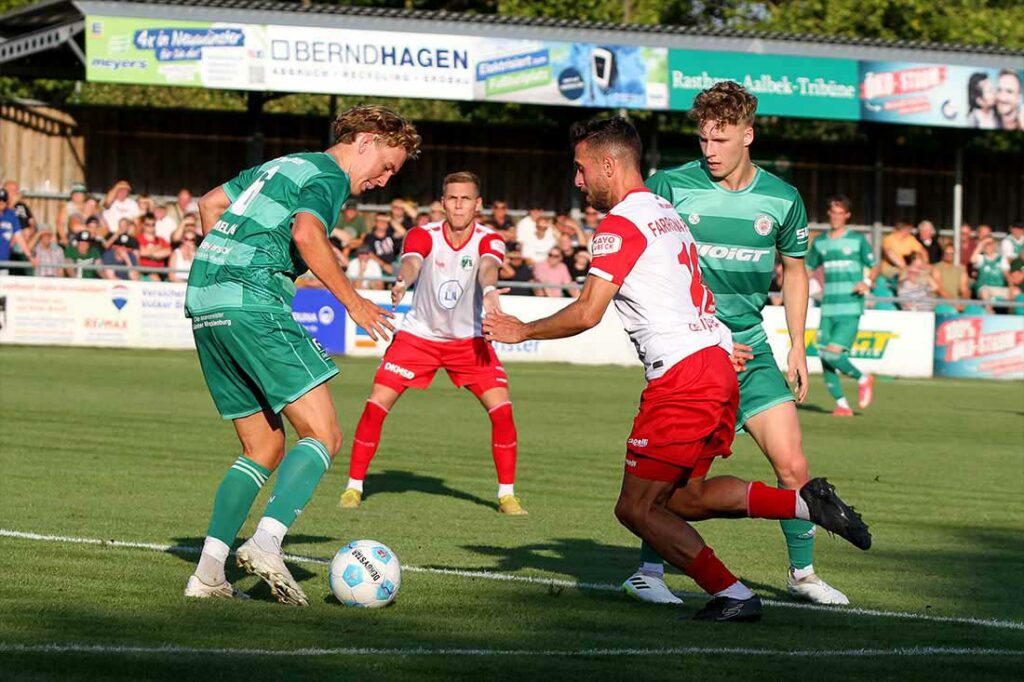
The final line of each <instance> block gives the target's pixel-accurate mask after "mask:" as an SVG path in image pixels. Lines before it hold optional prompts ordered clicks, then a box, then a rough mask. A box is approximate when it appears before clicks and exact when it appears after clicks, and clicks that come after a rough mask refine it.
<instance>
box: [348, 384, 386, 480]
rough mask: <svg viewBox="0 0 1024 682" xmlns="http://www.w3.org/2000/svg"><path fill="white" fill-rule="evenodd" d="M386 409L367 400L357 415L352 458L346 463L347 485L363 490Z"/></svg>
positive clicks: (377, 443) (378, 441)
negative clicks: (359, 415)
mask: <svg viewBox="0 0 1024 682" xmlns="http://www.w3.org/2000/svg"><path fill="white" fill-rule="evenodd" d="M387 416H388V411H387V410H386V409H384V408H383V407H382V406H381V405H379V404H377V403H375V402H373V401H371V400H368V401H366V407H364V408H363V414H362V416H361V417H359V423H358V424H357V425H356V432H355V435H354V436H353V438H352V459H351V461H350V462H349V465H348V478H349V482H348V487H349V488H353V489H355V490H358V491H359V492H362V491H363V481H364V480H365V479H366V471H367V470H368V469H369V468H370V461H371V460H372V459H373V456H374V455H375V454H377V446H378V445H379V444H380V434H381V431H382V430H383V428H384V420H385V419H386V418H387Z"/></svg>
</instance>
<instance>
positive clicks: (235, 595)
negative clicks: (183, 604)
mask: <svg viewBox="0 0 1024 682" xmlns="http://www.w3.org/2000/svg"><path fill="white" fill-rule="evenodd" d="M185 596H186V597H193V598H195V599H248V598H249V595H247V594H246V593H245V592H242V591H241V590H238V589H235V588H234V587H233V586H232V585H231V583H229V582H228V581H227V580H225V581H224V582H222V583H221V584H219V585H207V584H206V583H204V582H203V581H202V580H200V579H199V576H198V575H196V574H194V573H193V574H192V575H191V576H189V579H188V582H187V583H185Z"/></svg>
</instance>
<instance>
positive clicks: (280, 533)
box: [185, 106, 420, 606]
mask: <svg viewBox="0 0 1024 682" xmlns="http://www.w3.org/2000/svg"><path fill="white" fill-rule="evenodd" d="M333 133H334V139H335V140H336V141H337V144H335V145H334V146H332V147H330V148H329V149H327V151H325V152H322V153H315V154H312V153H303V154H289V155H287V156H282V157H280V158H277V159H274V160H272V161H268V162H266V163H264V164H261V165H259V166H256V167H254V168H250V169H248V170H244V171H242V172H241V173H239V174H238V176H237V177H235V178H234V179H232V180H229V181H228V182H226V183H224V184H223V185H221V186H219V187H217V188H216V189H214V190H211V191H210V192H208V193H207V194H206V195H205V196H203V198H202V199H201V200H200V202H199V212H200V217H201V220H202V224H203V231H204V232H205V233H206V236H205V238H204V239H203V243H202V245H201V246H200V247H199V249H198V250H197V252H196V257H195V262H194V264H193V265H192V270H191V272H190V274H189V279H188V289H187V291H186V294H185V312H186V315H187V316H188V317H190V318H192V330H193V335H194V337H195V342H196V350H197V351H198V353H199V362H200V365H201V366H202V369H203V376H204V377H205V379H206V385H207V387H208V388H209V390H210V395H211V396H212V397H213V402H214V404H215V405H216V406H217V410H218V411H219V412H220V414H221V416H222V417H223V418H224V419H230V420H232V421H233V422H234V427H235V431H236V433H237V434H238V440H239V441H240V442H241V445H242V454H241V456H240V457H238V459H236V460H235V462H234V463H233V464H232V465H231V467H230V468H229V469H228V472H227V474H226V475H225V476H224V478H223V480H222V481H221V484H220V487H219V488H218V489H217V494H216V496H215V497H214V501H213V513H212V516H211V518H210V525H209V527H208V530H207V533H206V535H207V537H206V542H205V544H204V545H203V551H202V554H201V556H200V558H199V565H198V566H197V567H196V570H195V573H194V574H193V575H192V576H191V577H190V578H189V580H188V584H187V585H186V587H185V596H187V597H200V598H202V597H242V598H244V597H245V595H244V594H243V593H241V592H238V591H237V590H235V589H233V588H232V586H231V584H230V583H229V582H228V581H227V578H226V577H225V575H224V562H225V561H226V560H227V556H228V553H229V549H230V546H231V543H232V542H234V540H235V537H236V536H237V535H238V531H239V530H240V529H241V527H242V524H243V523H244V522H245V519H246V516H247V515H248V513H249V508H250V507H251V506H252V503H253V501H254V500H255V499H256V495H257V494H258V493H259V491H260V488H261V487H262V486H263V484H265V483H266V482H267V479H268V478H269V476H270V474H271V472H273V471H274V470H275V469H278V465H279V464H280V470H279V472H278V475H277V482H276V483H275V485H274V490H273V494H272V495H271V497H270V501H269V502H268V504H267V507H266V510H265V511H264V513H263V517H262V518H261V519H260V521H259V525H258V526H257V528H256V532H255V534H254V535H253V537H252V538H251V539H249V540H248V541H247V542H245V543H244V544H243V545H242V546H241V547H239V548H238V551H237V559H238V564H239V566H241V567H243V568H245V569H246V570H247V571H248V572H250V573H255V574H256V575H259V576H260V577H261V578H263V580H265V581H266V582H267V583H268V584H269V585H270V589H271V591H272V593H273V594H274V596H275V597H276V598H277V600H278V601H280V602H282V603H286V604H296V605H303V606H304V605H306V604H307V603H308V600H307V599H306V595H305V594H303V592H302V589H301V588H300V587H299V585H298V583H296V581H295V579H294V578H293V577H292V575H291V573H290V572H289V571H288V568H287V567H286V566H285V564H284V560H283V558H282V557H283V555H282V552H281V543H282V540H283V538H284V535H285V533H286V532H287V531H288V528H289V526H291V525H292V523H293V522H294V521H295V518H296V517H297V516H298V515H299V514H300V513H301V512H302V510H303V508H305V506H306V504H307V503H308V502H309V499H310V497H311V496H312V495H313V491H314V489H315V488H316V486H317V484H318V483H319V482H320V479H321V478H322V477H323V475H324V474H325V473H326V472H327V469H328V467H329V466H330V464H331V460H332V459H333V457H334V455H335V454H336V453H337V452H338V450H339V449H340V448H341V430H340V429H339V427H338V418H337V415H336V413H335V409H334V404H333V402H332V400H331V394H330V392H329V391H328V390H327V385H326V382H327V381H328V380H329V379H331V378H332V377H333V376H334V375H335V374H337V373H338V368H337V367H335V366H334V363H333V362H332V361H331V360H330V358H328V356H327V355H326V353H324V351H323V349H321V348H320V346H319V345H318V344H317V343H316V342H315V341H314V340H313V338H312V337H310V336H309V334H308V333H307V332H306V330H305V329H303V328H302V327H301V326H300V325H299V324H298V323H296V322H295V321H294V320H293V319H292V315H291V304H292V299H293V298H294V296H295V278H296V277H298V276H299V275H301V274H303V273H304V272H305V271H306V270H307V269H309V270H310V271H311V272H312V273H313V274H314V275H316V277H317V278H318V279H319V280H320V281H321V282H323V283H324V286H325V287H326V288H327V289H328V290H329V291H330V292H331V293H332V294H334V295H335V296H337V297H338V299H339V300H340V301H341V302H342V303H343V304H344V305H345V308H346V310H347V313H348V315H350V316H351V317H352V320H353V321H354V322H355V323H356V324H358V325H359V326H360V327H363V328H364V329H366V331H367V332H369V334H370V336H371V337H372V338H374V339H376V338H377V337H378V336H381V337H384V338H387V331H386V330H390V329H392V326H391V323H390V322H389V321H388V318H389V317H391V316H392V314H391V313H389V312H387V311H385V310H383V309H381V308H379V307H378V306H376V305H374V304H373V303H371V302H370V301H368V300H367V299H365V298H363V297H361V296H359V295H358V294H357V293H356V292H355V290H354V289H353V287H352V284H351V283H350V282H349V281H348V279H347V278H346V277H345V274H344V272H342V270H341V267H340V266H339V265H338V262H337V261H336V260H335V258H334V254H333V252H332V251H331V247H330V243H329V242H328V239H327V235H328V233H329V232H330V231H331V229H332V228H333V227H334V225H335V223H336V222H337V221H338V216H339V214H340V213H341V210H342V207H343V206H344V203H345V201H346V200H347V199H348V198H349V196H350V195H359V194H361V193H362V192H363V191H365V190H369V189H372V188H375V187H383V186H384V185H385V184H387V182H388V180H390V179H391V177H392V176H393V175H394V174H395V173H397V172H398V170H399V169H400V168H401V167H402V164H403V163H404V162H405V160H406V159H407V158H410V157H415V156H416V154H417V153H418V152H419V145H420V137H419V135H417V133H416V130H415V128H413V126H412V125H411V124H409V123H408V122H407V121H406V120H405V119H403V118H401V117H400V116H398V115H397V114H395V113H393V112H391V111H389V110H387V109H385V108H383V107H373V106H365V107H356V108H353V109H349V110H348V111H345V112H342V113H341V114H339V115H338V117H337V119H335V121H334V125H333ZM282 415H283V416H284V417H285V418H287V419H288V421H289V422H290V423H291V425H292V428H293V429H294V430H295V432H296V435H297V436H298V437H299V440H298V442H297V443H295V445H294V446H293V447H292V448H291V449H290V450H288V451H287V452H286V451H285V437H284V426H283V423H282V419H281V416H282Z"/></svg>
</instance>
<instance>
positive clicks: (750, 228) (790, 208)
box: [647, 161, 808, 346]
mask: <svg viewBox="0 0 1024 682" xmlns="http://www.w3.org/2000/svg"><path fill="white" fill-rule="evenodd" d="M647 186H648V187H649V188H650V189H651V190H652V191H654V192H655V193H656V194H658V195H660V196H662V197H664V198H665V199H667V200H668V201H669V202H671V204H672V205H673V206H674V207H675V210H676V211H677V212H678V213H679V216H680V217H681V218H682V219H683V221H685V222H686V224H687V225H688V226H689V228H690V231H691V233H692V234H693V238H694V239H696V240H697V244H698V253H699V254H700V265H701V268H702V272H703V274H704V281H705V283H706V284H707V285H708V288H710V289H711V291H712V292H713V293H714V295H715V304H716V306H717V313H716V314H717V315H718V319H720V320H721V321H723V322H724V323H725V324H726V325H727V326H728V327H729V329H730V330H732V332H733V339H734V340H735V341H737V342H739V343H743V344H746V345H748V346H753V345H755V344H759V343H763V342H766V341H767V338H768V337H767V335H766V334H765V331H764V328H763V327H762V326H761V321H762V317H761V310H763V309H764V306H765V304H766V303H767V302H768V289H769V287H770V286H771V283H772V276H773V274H774V269H775V256H776V253H781V254H782V255H784V256H792V257H795V258H802V257H803V256H804V255H806V253H807V235H808V232H807V211H806V210H805V208H804V202H803V200H802V199H801V198H800V193H799V192H798V191H797V190H796V188H795V187H793V186H792V185H790V184H788V183H786V182H784V181H782V180H781V179H779V178H778V177H776V176H775V175H772V174H771V173H769V172H768V171H766V170H764V169H763V168H758V169H757V175H756V176H755V177H754V180H753V182H751V183H750V185H749V186H747V187H746V188H744V189H742V190H739V191H736V192H733V191H730V190H727V189H725V188H723V187H721V186H719V185H718V183H716V182H714V180H713V179H712V177H711V175H710V174H709V173H708V171H707V168H706V166H705V165H704V162H703V161H692V162H690V163H688V164H685V165H683V166H680V167H678V168H674V169H671V170H664V171H659V172H657V173H655V174H654V175H652V176H651V177H650V178H648V180H647Z"/></svg>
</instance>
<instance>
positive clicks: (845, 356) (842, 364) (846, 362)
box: [833, 351, 864, 379]
mask: <svg viewBox="0 0 1024 682" xmlns="http://www.w3.org/2000/svg"><path fill="white" fill-rule="evenodd" d="M833 364H834V365H835V368H836V369H838V370H839V371H840V372H842V373H843V374H845V375H846V376H848V377H853V378H854V379H860V378H861V377H862V376H864V375H863V373H861V371H860V370H859V369H857V367H856V366H854V364H853V363H852V362H850V354H849V353H847V352H845V351H844V352H843V353H840V355H839V359H838V360H835V361H834V363H833Z"/></svg>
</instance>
